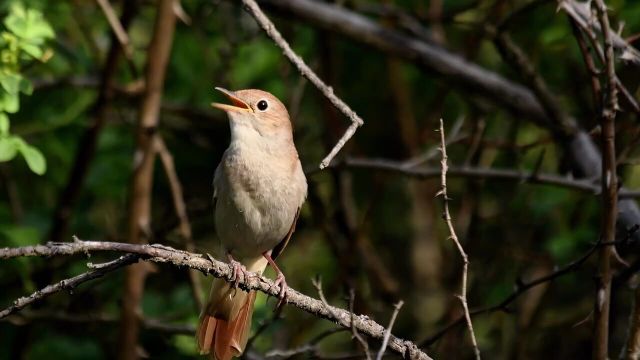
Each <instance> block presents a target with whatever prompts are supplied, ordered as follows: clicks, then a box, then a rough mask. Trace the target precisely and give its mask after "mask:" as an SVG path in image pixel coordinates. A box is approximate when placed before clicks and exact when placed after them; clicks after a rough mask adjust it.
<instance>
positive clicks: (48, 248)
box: [0, 238, 431, 360]
mask: <svg viewBox="0 0 640 360" xmlns="http://www.w3.org/2000/svg"><path fill="white" fill-rule="evenodd" d="M74 240H75V241H74V242H70V243H47V244H46V245H35V246H25V247H18V248H1V249H0V259H11V258H16V257H24V256H45V257H49V256H63V255H64V256H69V255H75V254H87V253H90V252H95V251H115V252H121V253H127V255H125V256H124V257H123V258H126V259H128V260H130V261H131V262H130V263H128V264H122V261H119V260H120V259H118V260H116V261H113V262H111V263H108V264H106V265H104V266H99V267H98V269H94V270H91V271H89V272H87V273H85V274H82V275H79V276H87V274H89V273H93V272H98V271H101V275H100V276H102V275H103V274H104V273H105V272H108V271H112V270H116V269H117V268H119V267H121V266H124V265H130V264H132V263H135V262H136V261H137V260H138V259H142V260H145V261H151V262H156V263H166V264H170V265H172V266H177V267H181V268H190V269H195V270H198V271H201V272H202V273H204V274H211V275H213V276H215V277H218V278H224V279H227V280H229V279H230V278H231V276H232V275H233V272H232V271H231V269H230V267H229V265H228V264H226V263H223V262H221V261H218V260H216V259H214V258H212V257H211V256H210V255H207V256H204V255H201V254H194V253H190V252H187V251H182V250H176V249H173V248H170V247H167V246H163V245H159V244H154V245H139V244H128V243H116V242H102V241H81V240H79V239H77V238H75V239H74ZM121 259H122V258H121ZM110 264H118V265H119V266H117V267H116V265H112V266H114V268H111V267H109V266H110ZM105 270H106V271H105ZM76 278H77V277H76ZM94 278H95V277H94ZM74 279H75V278H74ZM82 279H84V281H87V280H90V279H91V278H85V277H83V278H82ZM84 281H81V282H84ZM67 284H68V283H67ZM74 284H75V285H77V284H79V283H74ZM238 286H239V287H240V288H241V289H242V290H245V291H249V290H258V291H261V292H263V293H265V294H267V295H270V296H274V297H277V296H278V295H279V294H278V290H279V288H278V287H277V286H275V285H274V282H273V281H272V280H270V279H268V278H266V277H264V276H253V277H249V279H241V281H239V283H238ZM63 289H64V286H58V287H57V288H56V291H52V292H51V291H50V292H48V293H47V294H44V295H42V294H41V293H39V292H36V293H34V294H33V295H31V296H32V297H34V299H33V301H37V300H39V299H41V298H43V297H45V296H47V295H50V294H52V293H55V292H57V291H61V290H63ZM33 301H31V302H33ZM31 302H30V303H31ZM287 303H288V304H290V305H293V306H295V307H297V308H299V309H301V310H304V311H306V312H308V313H310V314H313V315H315V316H317V317H321V318H324V319H327V320H330V321H333V322H335V323H337V324H338V325H340V326H342V327H344V328H351V326H352V321H353V326H354V327H356V328H357V329H358V332H360V333H362V334H366V335H368V336H369V337H371V338H374V339H377V340H379V341H382V340H383V339H384V336H385V330H386V329H385V327H384V326H382V325H380V324H378V323H376V322H375V321H373V320H371V319H369V318H368V317H367V316H365V315H352V314H351V313H350V312H349V311H347V310H344V309H341V308H337V307H335V306H330V305H329V306H327V305H326V304H324V303H323V302H322V301H320V300H317V299H314V298H312V297H310V296H307V295H304V294H302V293H300V292H298V291H296V290H294V289H291V288H290V289H289V291H288V292H287ZM25 306H26V305H25ZM22 307H24V306H22ZM18 310H19V309H17V310H14V311H13V312H15V311H18ZM5 311H6V310H5ZM0 318H1V317H0ZM388 348H389V349H391V350H393V351H394V352H396V353H398V354H400V355H402V356H403V357H405V358H410V359H416V360H427V359H431V358H430V357H429V356H428V355H427V354H426V353H424V352H423V351H421V350H420V349H418V347H417V346H416V345H415V344H414V343H412V342H411V341H408V340H403V339H400V338H397V337H395V336H393V335H391V336H390V339H389V345H388Z"/></svg>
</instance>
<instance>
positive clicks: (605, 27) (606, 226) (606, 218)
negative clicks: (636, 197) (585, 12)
mask: <svg viewBox="0 0 640 360" xmlns="http://www.w3.org/2000/svg"><path fill="white" fill-rule="evenodd" d="M595 3H596V5H595V7H596V10H597V13H598V20H599V22H600V27H601V29H602V36H603V38H604V49H605V65H606V72H605V79H606V81H607V82H606V89H607V92H606V96H607V98H606V101H603V104H604V105H603V107H602V114H601V119H600V127H601V128H602V145H601V146H602V176H601V180H602V205H603V208H604V209H603V211H602V232H601V235H600V236H601V238H602V241H604V242H605V243H611V242H614V241H615V239H616V221H617V217H618V194H617V192H618V176H617V172H616V147H615V136H616V135H615V132H616V123H615V118H616V112H617V110H618V92H617V90H618V89H617V85H616V73H615V58H614V55H613V34H612V33H611V28H610V27H609V17H608V16H607V6H606V5H605V3H604V0H595ZM613 254H614V248H613V245H605V246H603V247H602V248H601V249H600V260H599V269H598V274H597V276H596V284H597V285H596V286H597V287H596V296H595V304H594V308H595V311H594V323H595V326H594V332H593V358H594V359H599V360H606V359H608V352H609V307H610V303H611V278H612V274H611V256H612V255H613Z"/></svg>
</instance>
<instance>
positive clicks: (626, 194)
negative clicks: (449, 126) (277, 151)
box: [335, 158, 640, 198]
mask: <svg viewBox="0 0 640 360" xmlns="http://www.w3.org/2000/svg"><path fill="white" fill-rule="evenodd" d="M335 166H336V167H340V166H345V167H347V168H354V169H371V170H380V171H388V172H397V173H400V174H403V175H406V176H415V177H418V178H423V179H426V178H434V177H439V176H440V172H441V169H439V168H435V167H426V166H420V167H408V166H405V165H404V162H398V161H393V160H387V159H364V158H346V159H345V160H344V161H343V162H342V163H336V164H335ZM447 175H448V176H450V177H451V176H453V177H468V178H479V179H501V180H514V181H519V182H521V183H528V184H541V185H552V186H558V187H562V188H566V189H573V190H577V191H582V192H585V193H589V194H594V195H597V194H600V193H601V190H602V189H601V187H600V186H599V185H597V184H596V183H595V182H594V181H592V180H588V179H574V178H571V177H569V176H562V175H554V174H543V173H536V172H535V171H525V170H512V169H493V168H485V167H471V166H462V167H459V166H455V167H449V168H448V172H447ZM618 197H619V198H638V197H640V190H627V189H622V190H620V191H619V192H618Z"/></svg>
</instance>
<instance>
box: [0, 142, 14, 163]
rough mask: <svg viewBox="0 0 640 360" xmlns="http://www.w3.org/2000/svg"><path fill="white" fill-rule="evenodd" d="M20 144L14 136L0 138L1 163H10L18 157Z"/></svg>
mask: <svg viewBox="0 0 640 360" xmlns="http://www.w3.org/2000/svg"><path fill="white" fill-rule="evenodd" d="M17 151H18V143H17V142H16V141H15V138H14V137H13V136H2V137H0V162H4V161H9V160H11V159H13V158H14V157H15V156H16V153H17Z"/></svg>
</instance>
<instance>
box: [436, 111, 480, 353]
mask: <svg viewBox="0 0 640 360" xmlns="http://www.w3.org/2000/svg"><path fill="white" fill-rule="evenodd" d="M440 146H441V148H440V150H441V151H442V160H441V161H440V164H441V165H442V172H441V175H440V186H441V187H440V191H438V193H437V194H436V196H438V195H442V199H443V200H442V201H443V203H444V213H443V214H442V217H443V218H444V221H445V222H446V223H447V228H448V229H449V238H450V239H451V240H452V241H453V242H454V244H455V245H456V247H457V248H458V252H459V253H460V256H461V257H462V284H461V290H460V291H461V293H460V295H458V298H459V299H460V303H461V304H462V309H463V310H464V317H465V319H466V321H467V328H468V329H469V335H470V336H471V343H472V344H473V351H474V352H475V355H476V359H477V360H480V349H479V348H478V342H477V341H476V334H475V333H474V331H473V324H472V323H471V315H469V304H468V303H467V274H468V270H469V257H468V256H467V253H466V252H465V251H464V248H463V247H462V244H460V241H459V240H458V236H457V235H456V230H455V228H454V227H453V222H452V220H451V212H450V211H449V197H448V195H447V168H448V165H447V159H448V157H447V142H446V139H445V135H444V122H443V121H442V119H440Z"/></svg>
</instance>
